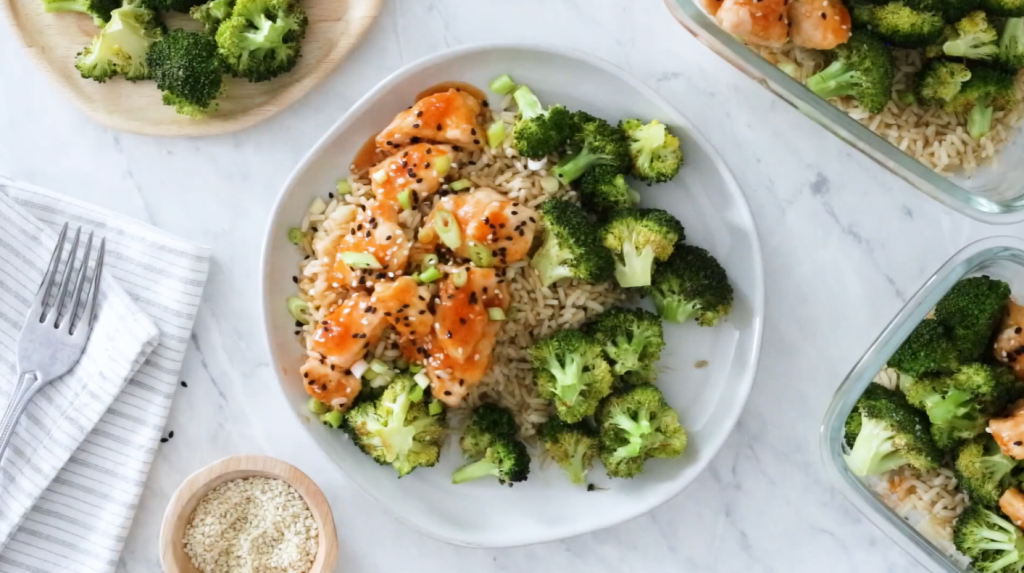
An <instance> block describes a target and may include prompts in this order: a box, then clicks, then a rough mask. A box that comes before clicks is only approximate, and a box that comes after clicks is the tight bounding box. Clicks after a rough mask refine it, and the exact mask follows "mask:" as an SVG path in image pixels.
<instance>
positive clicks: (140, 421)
mask: <svg viewBox="0 0 1024 573" xmlns="http://www.w3.org/2000/svg"><path fill="white" fill-rule="evenodd" d="M65 222H69V223H70V225H71V228H72V229H74V228H75V227H77V226H79V225H81V226H82V227H83V231H85V232H87V231H90V230H92V231H95V232H96V234H97V236H102V237H105V238H106V240H107V255H106V264H105V265H104V270H103V282H102V286H101V289H100V307H99V310H98V314H97V323H96V326H95V327H94V330H93V332H92V335H91V337H90V339H89V344H88V346H87V347H86V350H85V353H84V354H83V357H82V360H81V361H80V362H79V364H78V366H76V367H75V369H74V370H72V372H71V373H70V374H68V375H67V376H65V377H64V378H62V379H60V380H58V381H56V382H55V383H53V384H51V385H50V386H48V387H47V388H45V389H44V390H42V391H41V392H40V393H39V394H38V395H37V396H36V397H35V399H34V400H33V401H32V403H31V405H30V406H29V409H28V410H27V411H26V413H25V415H24V416H23V417H22V419H21V423H20V424H19V426H18V430H17V431H16V433H15V435H14V438H13V441H12V442H11V446H10V448H9V449H8V450H7V455H6V456H5V458H4V460H3V462H2V463H0V573H12V572H18V573H51V572H52V573H93V572H95V573H110V572H112V571H114V569H115V567H116V566H117V561H118V557H119V555H120V552H121V548H122V547H123V546H124V542H125V539H126V538H127V536H128V530H129V528H130V527H131V523H132V518H133V517H134V515H135V510H136V508H137V506H138V501H139V497H140V495H141V494H142V490H143V486H144V485H145V482H146V476H147V474H148V473H149V468H150V466H151V465H152V462H153V457H154V455H155V454H156V450H157V447H158V445H159V443H160V437H161V434H162V433H163V429H164V424H165V423H166V421H167V415H168V413H169V411H170V408H171V400H172V398H173V397H174V390H175V388H176V387H177V383H178V374H179V372H180V371H181V363H182V359H183V358H184V356H185V351H186V348H187V346H188V342H189V337H190V334H191V332H192V324H193V322H194V320H195V314H196V310H197V309H198V307H199V301H200V298H201V296H202V292H203V286H204V285H205V283H206V275H207V272H208V269H209V262H210V259H209V251H208V249H207V248H205V247H200V246H197V245H194V244H192V243H189V242H186V241H183V240H181V239H178V238H175V237H173V236H171V235H168V234H167V233H164V232H163V231H160V230H158V229H155V228H153V227H151V226H149V225H146V224H143V223H140V222H138V221H134V220H131V219H128V218H125V217H123V216H120V215H117V214H114V213H111V212H108V211H104V210H101V209H97V208H95V207H92V206H90V205H87V204H84V203H81V202H79V201H75V200H73V199H70V198H68V197H63V196H60V195H56V194H54V193H51V192H49V191H45V190H43V189H39V188H37V187H33V186H30V185H25V184H21V183H15V182H13V181H10V180H7V179H4V178H3V177H0V408H2V407H4V406H5V405H6V403H7V400H9V397H10V394H11V389H12V388H13V386H14V371H15V360H14V358H15V356H14V352H15V350H14V349H15V341H16V340H17V336H18V331H19V330H20V328H21V324H22V322H23V320H24V317H25V314H26V313H27V310H28V307H29V305H30V304H31V300H32V297H33V296H34V294H35V291H36V288H37V286H38V284H39V283H40V282H41V281H42V276H43V273H44V272H45V270H46V268H45V267H46V261H48V260H49V256H50V253H51V251H52V249H53V246H54V244H55V242H56V237H57V231H58V230H59V228H60V226H61V225H63V224H64V223H65ZM65 252H66V251H65Z"/></svg>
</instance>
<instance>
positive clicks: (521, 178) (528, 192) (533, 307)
mask: <svg viewBox="0 0 1024 573" xmlns="http://www.w3.org/2000/svg"><path fill="white" fill-rule="evenodd" d="M506 105H507V104H506ZM495 113H496V115H497V116H498V117H501V119H502V120H503V121H504V122H505V123H506V126H505V127H506V129H505V133H506V134H507V136H506V140H505V142H504V144H503V145H502V146H500V147H498V148H496V149H493V150H492V149H489V148H487V149H484V150H482V151H477V152H473V153H470V152H460V153H458V154H456V157H455V160H454V162H453V164H452V167H451V172H450V174H449V176H448V178H449V179H450V180H453V181H454V180H459V179H469V180H470V181H472V182H473V186H474V187H490V188H492V189H494V190H496V191H499V192H501V193H504V194H506V195H507V196H508V197H509V198H511V199H514V200H517V201H520V202H522V203H525V204H526V205H529V206H531V207H536V206H538V205H540V204H541V203H542V202H544V201H545V200H546V199H548V198H551V197H559V198H562V199H567V200H571V201H578V198H577V196H576V193H575V192H574V191H572V190H571V189H569V188H567V187H564V186H558V187H557V189H555V190H554V191H545V190H544V188H543V187H542V184H541V183H542V180H545V178H547V179H546V180H545V184H546V185H548V188H549V189H551V188H552V187H553V186H552V185H551V181H552V180H554V178H553V177H548V172H547V169H546V168H544V167H541V168H540V169H537V170H530V169H529V168H528V166H527V162H526V160H525V159H522V158H520V157H519V156H518V155H517V153H516V151H515V149H514V148H512V147H511V145H510V143H511V132H512V129H511V127H512V122H513V121H514V117H515V114H514V113H512V112H507V111H502V110H496V112H495ZM348 180H349V184H350V187H351V190H352V191H351V193H350V194H349V195H346V196H344V197H341V198H333V199H330V200H329V201H326V200H325V203H326V209H325V210H324V211H323V212H322V213H319V214H310V215H307V217H306V218H305V219H304V220H303V222H302V227H301V230H302V231H303V233H304V237H303V242H302V247H303V249H304V250H305V252H306V254H307V258H306V260H305V261H303V263H302V265H301V267H300V269H299V271H300V272H299V275H298V279H299V282H298V288H299V295H300V296H301V297H302V298H303V300H305V301H306V302H307V304H308V305H309V308H310V311H311V314H312V320H311V324H317V323H318V322H320V321H321V320H323V319H324V317H325V316H326V315H327V314H328V313H329V312H330V311H331V309H332V308H333V306H334V305H336V304H337V303H338V302H339V301H340V300H343V299H344V297H345V295H346V291H345V290H344V289H340V288H338V287H337V285H332V284H329V280H330V279H329V273H328V269H329V266H328V264H327V261H326V260H325V259H321V258H320V257H321V254H320V252H319V248H320V247H321V245H326V244H328V243H329V242H330V241H331V239H332V238H333V237H335V236H336V235H338V234H339V233H345V232H347V231H348V224H349V223H350V222H351V221H352V220H353V218H354V216H355V209H356V207H355V206H356V205H359V204H367V203H368V202H369V201H370V200H371V199H372V198H373V192H372V190H371V185H370V180H369V178H368V177H367V174H366V173H357V174H353V175H350V176H349V179H348ZM433 203H434V197H431V198H430V199H429V200H426V201H423V202H422V203H421V204H420V206H419V209H418V210H414V211H407V212H405V213H403V214H402V216H401V223H402V226H403V228H404V229H405V233H406V238H407V239H408V240H410V241H411V240H413V237H414V236H415V230H416V229H417V228H418V227H419V224H420V221H421V220H422V218H423V217H425V216H426V215H427V214H428V213H429V212H430V210H431V209H432V207H433ZM504 276H505V279H506V280H507V281H509V284H510V289H509V290H510V294H511V296H512V304H511V307H510V310H509V313H508V318H507V320H506V321H505V324H504V325H503V326H502V329H501V332H500V334H499V335H498V339H497V344H496V345H495V349H494V352H493V354H492V357H491V366H490V368H489V369H488V371H487V373H486V375H485V376H484V379H483V380H482V381H481V383H480V384H479V385H478V386H477V387H476V388H475V389H474V391H473V392H471V393H470V394H469V395H468V397H467V400H466V401H465V402H464V404H465V405H467V406H473V405H475V404H478V403H479V402H481V401H485V400H486V401H495V402H498V403H500V404H502V405H504V406H506V407H508V408H509V409H510V410H512V412H513V413H514V414H515V415H516V417H517V419H518V420H519V423H520V427H521V433H522V437H523V438H528V437H530V436H532V435H534V434H535V433H536V427H537V425H539V424H540V423H542V422H543V421H544V420H546V419H547V418H548V414H549V404H548V402H547V401H546V400H544V399H543V398H541V397H540V396H539V395H538V394H537V391H536V389H535V387H534V384H533V375H532V372H531V369H530V365H529V363H528V361H527V359H526V348H527V347H528V346H529V345H530V344H531V342H532V341H533V340H535V339H536V338H539V337H542V336H544V335H547V334H549V333H551V332H554V331H556V330H559V329H562V328H566V327H575V326H578V325H580V324H581V323H582V322H583V321H585V320H586V319H587V318H588V317H591V316H593V315H595V314H597V313H600V312H602V311H603V310H604V309H606V308H608V307H610V306H614V305H615V304H617V303H619V302H621V301H622V300H623V299H624V296H625V295H624V294H623V293H622V291H621V290H620V289H618V288H617V287H616V286H615V285H613V284H601V285H588V284H583V283H579V282H577V281H569V280H563V281H559V282H558V283H557V284H555V285H552V286H551V287H543V286H541V284H540V280H539V278H538V275H537V273H536V271H534V270H533V269H532V268H531V267H530V266H529V264H528V261H526V260H523V261H519V262H516V263H514V264H511V265H509V266H508V267H506V268H505V269H504ZM312 330H313V326H309V325H307V326H305V327H304V328H302V329H301V331H300V332H299V338H300V342H301V343H302V345H303V347H304V348H305V346H306V345H305V342H306V340H305V339H306V336H307V335H309V334H310V333H311V332H312ZM371 353H372V356H373V357H375V358H379V359H381V360H385V361H393V360H396V359H397V358H398V357H399V355H400V353H399V350H398V344H397V339H396V337H395V334H394V332H393V331H391V330H389V332H388V333H387V334H386V335H385V336H383V337H381V341H380V342H379V343H378V344H377V346H376V348H373V349H371ZM367 360H369V358H367ZM297 383H298V381H297ZM455 416H456V418H458V417H459V416H458V413H455Z"/></svg>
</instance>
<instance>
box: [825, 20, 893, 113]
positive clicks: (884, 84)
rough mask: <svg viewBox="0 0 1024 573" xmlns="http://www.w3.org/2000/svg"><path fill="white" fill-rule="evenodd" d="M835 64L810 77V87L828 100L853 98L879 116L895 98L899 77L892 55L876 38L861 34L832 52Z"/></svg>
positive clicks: (860, 32)
mask: <svg viewBox="0 0 1024 573" xmlns="http://www.w3.org/2000/svg"><path fill="white" fill-rule="evenodd" d="M830 56H831V59H832V63H831V64H829V66H828V67H827V68H825V69H824V70H822V71H820V72H818V73H817V74H814V75H813V76H811V77H809V78H807V88H808V89H810V90H811V91H812V92H814V93H815V94H817V95H818V96H820V97H823V98H825V99H828V98H835V97H843V96H851V97H853V99H855V100H857V102H858V103H859V104H860V106H861V107H863V108H864V109H866V110H867V111H869V112H871V113H879V112H881V111H882V109H884V108H885V104H887V103H888V102H889V99H890V98H891V97H892V83H893V79H894V78H895V77H896V66H895V64H893V59H892V52H891V51H890V50H889V48H888V47H887V46H886V45H885V43H884V42H882V41H881V40H880V39H878V38H877V37H875V36H873V35H872V34H870V33H868V32H862V31H858V32H857V33H855V34H853V35H852V36H850V39H849V40H848V41H847V42H846V43H845V44H840V45H839V46H837V47H836V48H835V49H833V50H831V52H830Z"/></svg>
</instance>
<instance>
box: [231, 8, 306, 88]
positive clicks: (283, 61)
mask: <svg viewBox="0 0 1024 573" xmlns="http://www.w3.org/2000/svg"><path fill="white" fill-rule="evenodd" d="M307 24H308V20H307V18H306V12H305V11H304V10H303V9H302V7H301V6H300V5H299V3H298V2H297V1H296V0H237V2H235V7H234V8H233V9H232V10H231V17H230V18H228V19H226V20H224V21H223V22H222V23H221V25H220V27H218V28H217V51H218V53H219V54H220V56H221V58H222V59H223V60H224V62H225V63H226V64H227V67H228V69H229V70H230V71H231V74H232V75H234V76H235V77H240V78H245V79H247V80H249V81H251V82H262V81H266V80H269V79H271V78H275V77H277V76H279V75H281V74H283V73H285V72H287V71H288V70H291V69H292V68H293V67H295V63H296V62H298V60H299V52H300V41H301V40H302V37H303V36H304V35H305V33H306V25H307Z"/></svg>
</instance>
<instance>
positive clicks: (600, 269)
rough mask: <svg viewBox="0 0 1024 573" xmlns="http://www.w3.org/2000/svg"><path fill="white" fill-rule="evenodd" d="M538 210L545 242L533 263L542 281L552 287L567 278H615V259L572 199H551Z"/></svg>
mask: <svg viewBox="0 0 1024 573" xmlns="http://www.w3.org/2000/svg"><path fill="white" fill-rule="evenodd" d="M538 210H539V212H540V218H541V223H542V224H543V227H544V244H543V245H541V247H540V248H539V249H538V250H537V252H536V253H534V255H533V259H532V260H531V261H530V265H531V266H532V267H533V268H534V269H536V271H537V274H539V275H540V282H541V284H543V285H544V286H549V285H551V284H553V283H555V282H556V281H558V280H559V279H566V278H574V279H578V280H581V281H583V282H586V283H590V284H597V283H603V282H605V281H608V280H610V279H611V278H612V272H613V271H614V269H615V262H614V261H613V260H612V256H611V253H609V252H608V250H607V249H605V248H604V246H603V245H601V237H600V235H599V234H598V231H597V228H596V226H595V225H593V224H592V223H591V222H590V221H589V220H587V214H586V213H584V212H583V210H582V209H580V208H579V207H577V206H576V205H575V204H573V203H570V202H569V201H564V200H562V199H548V200H547V201H545V202H543V203H541V205H540V208H539V209H538Z"/></svg>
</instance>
